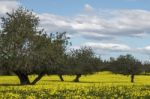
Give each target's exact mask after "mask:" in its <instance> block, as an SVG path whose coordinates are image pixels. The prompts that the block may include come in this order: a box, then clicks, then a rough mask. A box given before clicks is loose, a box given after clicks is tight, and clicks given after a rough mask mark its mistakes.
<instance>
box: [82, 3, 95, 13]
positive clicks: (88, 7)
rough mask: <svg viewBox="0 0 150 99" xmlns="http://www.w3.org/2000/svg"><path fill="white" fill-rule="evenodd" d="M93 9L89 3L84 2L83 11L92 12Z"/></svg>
mask: <svg viewBox="0 0 150 99" xmlns="http://www.w3.org/2000/svg"><path fill="white" fill-rule="evenodd" d="M93 10H94V8H93V7H92V6H91V5H89V4H85V6H84V11H85V12H92V11H93Z"/></svg>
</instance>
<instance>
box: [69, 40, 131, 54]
mask: <svg viewBox="0 0 150 99" xmlns="http://www.w3.org/2000/svg"><path fill="white" fill-rule="evenodd" d="M83 46H87V47H91V48H92V49H93V50H95V51H105V52H131V51H132V48H131V47H129V46H128V45H125V44H117V43H98V42H97V43H95V42H86V43H84V44H81V45H79V46H71V47H70V48H71V49H72V48H74V49H79V48H80V47H83Z"/></svg>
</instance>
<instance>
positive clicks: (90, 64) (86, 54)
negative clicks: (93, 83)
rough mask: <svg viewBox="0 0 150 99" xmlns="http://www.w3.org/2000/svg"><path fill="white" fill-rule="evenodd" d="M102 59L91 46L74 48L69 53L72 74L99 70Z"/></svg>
mask: <svg viewBox="0 0 150 99" xmlns="http://www.w3.org/2000/svg"><path fill="white" fill-rule="evenodd" d="M100 63H101V59H100V58H97V57H96V55H95V54H94V52H93V50H92V49H91V48H89V47H82V48H80V49H73V50H71V51H70V53H69V65H70V67H71V73H72V74H83V75H86V74H91V73H94V72H96V71H97V70H98V68H99V66H100Z"/></svg>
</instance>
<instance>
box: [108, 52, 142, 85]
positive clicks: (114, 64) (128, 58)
mask: <svg viewBox="0 0 150 99" xmlns="http://www.w3.org/2000/svg"><path fill="white" fill-rule="evenodd" d="M109 65H110V66H109V70H110V71H111V72H113V73H117V74H123V75H131V82H132V83H133V82H134V76H135V75H137V74H140V73H141V72H142V69H141V67H142V64H141V62H140V61H139V60H137V59H135V58H134V57H133V56H132V55H130V54H127V55H120V56H119V57H118V58H116V59H115V58H112V59H111V60H110V63H109Z"/></svg>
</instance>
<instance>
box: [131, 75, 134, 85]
mask: <svg viewBox="0 0 150 99" xmlns="http://www.w3.org/2000/svg"><path fill="white" fill-rule="evenodd" d="M131 83H134V74H131Z"/></svg>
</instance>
